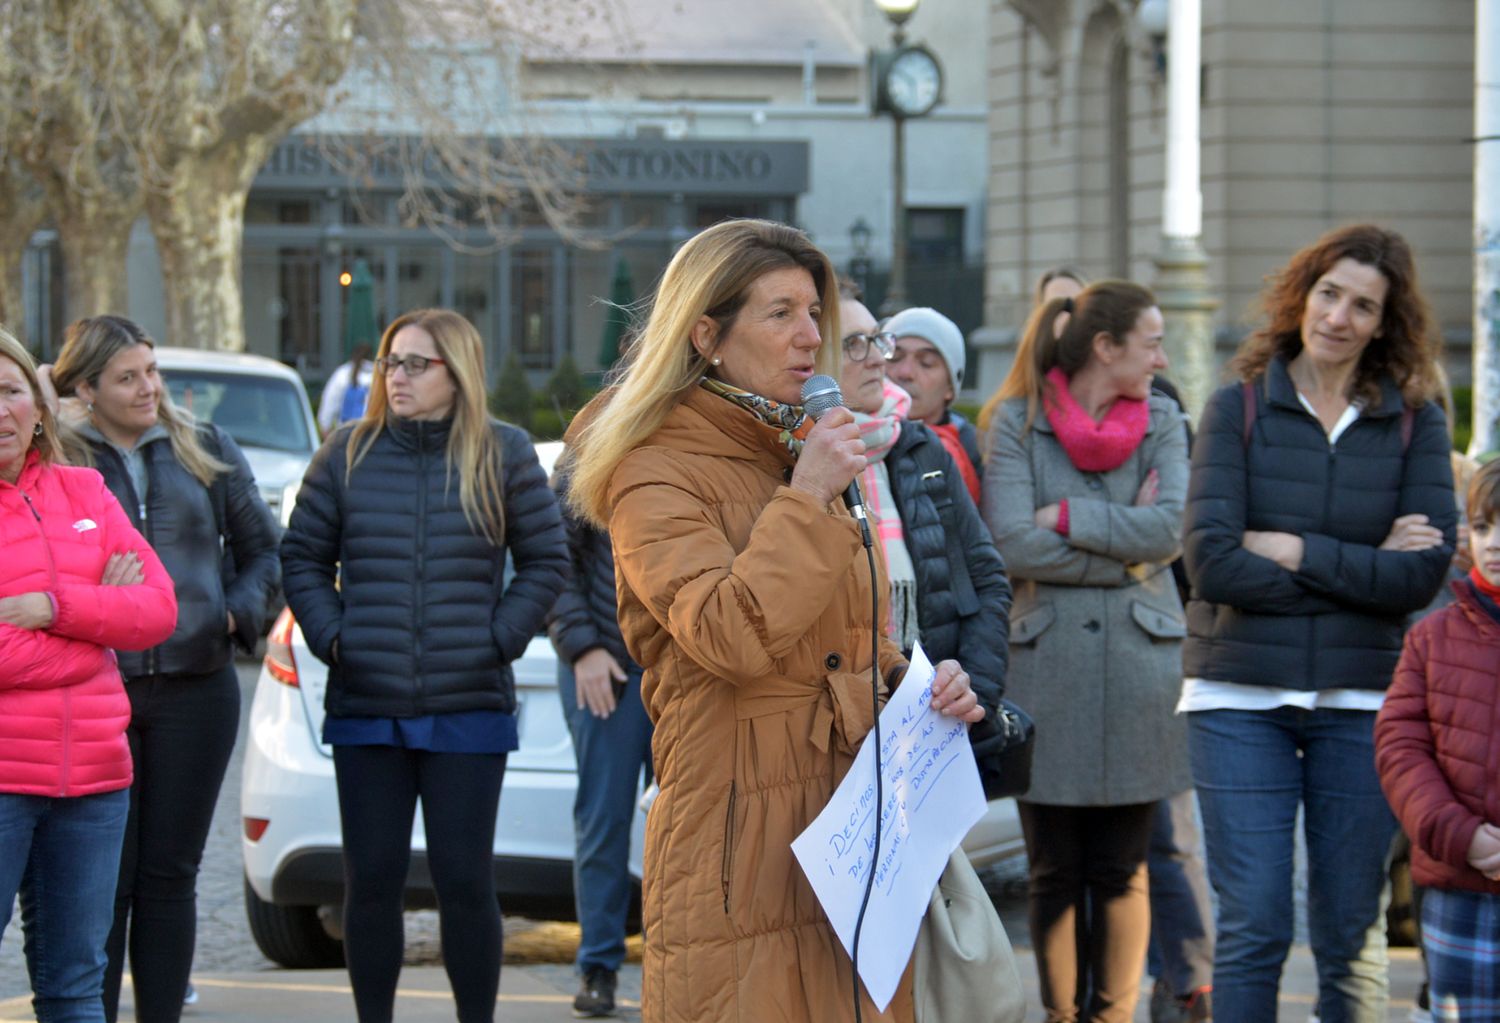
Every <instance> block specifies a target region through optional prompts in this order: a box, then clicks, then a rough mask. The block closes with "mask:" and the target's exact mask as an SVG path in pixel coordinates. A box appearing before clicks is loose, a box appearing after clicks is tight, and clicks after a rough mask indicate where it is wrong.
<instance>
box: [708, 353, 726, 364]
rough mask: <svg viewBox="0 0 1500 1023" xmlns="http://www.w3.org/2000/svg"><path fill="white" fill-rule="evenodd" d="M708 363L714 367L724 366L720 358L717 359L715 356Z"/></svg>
mask: <svg viewBox="0 0 1500 1023" xmlns="http://www.w3.org/2000/svg"><path fill="white" fill-rule="evenodd" d="M709 361H710V362H712V363H713V364H714V365H715V366H722V365H724V360H723V359H721V358H719V357H718V356H717V355H715V356H714V357H713V358H712V359H710V360H709Z"/></svg>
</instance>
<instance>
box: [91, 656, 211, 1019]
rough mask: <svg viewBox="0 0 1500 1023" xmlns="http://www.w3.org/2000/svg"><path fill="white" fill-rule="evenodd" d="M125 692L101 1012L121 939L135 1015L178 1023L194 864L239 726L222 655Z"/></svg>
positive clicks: (115, 980) (192, 915) (112, 988)
mask: <svg viewBox="0 0 1500 1023" xmlns="http://www.w3.org/2000/svg"><path fill="white" fill-rule="evenodd" d="M125 692H126V693H127V694H128V695H129V697H130V715H131V718H130V728H129V729H128V730H127V731H126V733H125V734H126V736H127V737H128V738H129V740H130V755H131V758H132V759H133V760H134V761H135V782H134V783H133V784H132V785H131V786H130V818H129V820H128V822H127V823H126V825H125V842H124V845H123V846H122V847H121V849H120V881H119V885H118V887H117V888H116V889H115V922H114V927H113V929H111V931H110V933H109V941H108V943H107V944H106V945H105V949H106V951H107V952H108V954H109V964H108V966H107V967H106V969H105V974H104V1016H105V1018H106V1019H107V1020H109V1021H110V1023H114V1020H115V1017H116V1015H117V1014H118V1013H119V1009H120V977H121V974H122V973H123V972H124V965H125V952H126V949H127V946H128V948H129V951H130V976H131V980H132V982H133V989H134V997H135V1018H136V1019H137V1020H138V1021H140V1023H177V1019H178V1018H179V1017H180V1016H181V1015H182V996H183V994H184V993H185V992H186V991H187V984H188V972H189V971H190V970H191V969H192V967H193V945H194V942H195V941H196V939H197V928H198V901H197V884H198V864H199V862H200V861H201V860H202V859H203V846H204V844H205V843H207V841H208V830H209V825H210V824H211V823H212V821H213V816H214V805H215V804H216V803H217V802H218V799H219V786H220V785H222V784H223V782H224V771H225V769H226V768H227V767H228V766H229V757H230V754H231V753H232V752H233V751H234V739H235V735H236V734H238V732H239V727H240V684H239V676H238V675H237V674H236V673H235V670H234V663H233V662H232V661H231V662H230V663H229V664H226V665H225V666H224V667H223V668H221V669H219V670H218V671H215V672H212V673H210V674H208V675H146V676H142V677H140V678H134V679H131V680H130V681H129V682H127V683H126V685H125Z"/></svg>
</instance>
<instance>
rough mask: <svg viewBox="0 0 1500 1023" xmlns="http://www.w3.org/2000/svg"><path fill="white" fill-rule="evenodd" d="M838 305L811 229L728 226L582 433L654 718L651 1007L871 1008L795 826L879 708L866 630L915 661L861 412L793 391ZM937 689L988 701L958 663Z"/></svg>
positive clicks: (670, 291)
mask: <svg viewBox="0 0 1500 1023" xmlns="http://www.w3.org/2000/svg"><path fill="white" fill-rule="evenodd" d="M837 320H838V292H837V287H836V283H835V278H834V271H833V267H832V265H831V264H830V263H829V261H828V257H827V256H825V255H824V254H823V253H822V252H821V251H819V250H818V249H817V248H816V247H815V246H813V244H812V243H811V242H810V241H808V239H807V236H806V235H804V234H803V233H802V232H801V231H798V230H796V229H794V228H791V227H786V226H784V225H781V224H774V223H769V222H766V221H756V220H735V221H727V222H725V223H721V224H718V225H716V226H714V227H712V228H709V229H708V230H706V231H704V232H702V233H701V234H699V235H697V236H696V237H694V238H693V239H691V240H690V241H689V242H688V243H687V244H686V245H684V246H683V247H682V249H680V250H679V251H678V253H677V255H676V256H675V257H674V258H673V260H672V262H671V264H670V265H669V266H668V267H667V270H666V272H665V274H664V275H663V277H662V281H661V284H660V286H659V287H658V289H657V294H656V297H655V299H654V302H653V305H652V308H651V311H650V314H649V317H648V318H647V321H646V323H645V325H644V327H643V329H642V330H641V332H640V334H639V337H638V339H637V341H636V343H635V345H634V346H633V348H632V350H631V353H630V356H629V360H628V365H627V367H626V369H625V371H624V373H623V375H622V377H621V378H620V381H619V384H618V386H616V387H615V388H613V389H611V390H610V391H608V392H606V394H605V395H603V396H601V398H599V399H598V400H597V402H596V404H595V405H594V406H593V407H591V408H590V409H588V410H586V412H585V413H584V414H583V415H580V416H579V418H578V421H577V425H576V426H575V427H574V430H573V431H572V433H571V434H570V436H569V445H570V450H572V451H573V452H574V456H573V458H574V464H573V468H572V472H573V476H572V480H573V485H572V490H571V492H570V493H571V500H572V501H573V503H574V505H575V506H576V507H577V509H578V510H579V512H580V513H581V514H583V515H584V516H585V517H587V518H588V519H590V520H592V521H594V522H596V523H598V524H600V525H601V526H605V527H607V528H608V529H609V532H610V538H611V540H612V542H613V544H614V551H615V566H616V572H617V579H618V589H619V596H620V607H619V612H620V628H621V632H622V634H623V635H624V638H625V642H626V645H627V646H628V647H629V649H630V654H631V656H632V657H634V658H635V659H636V661H638V662H639V663H640V664H641V665H642V666H643V667H644V668H645V669H646V671H645V678H644V681H643V684H642V690H641V695H642V697H643V699H644V700H645V703H646V709H647V712H648V713H649V714H650V716H651V719H652V721H653V722H654V723H655V725H656V732H655V739H654V743H653V747H654V748H653V759H654V761H655V769H656V777H657V779H658V781H659V783H660V785H661V794H660V796H659V797H658V798H657V800H656V802H655V803H654V804H653V805H652V808H651V813H650V815H649V816H648V817H647V823H646V858H645V875H646V876H645V878H644V881H643V888H644V901H645V907H644V922H645V931H646V951H645V966H644V978H643V983H642V993H641V1016H642V1019H643V1020H646V1021H648V1023H655V1021H668V1020H670V1021H677V1020H692V1021H712V1020H733V1019H770V1018H774V1019H778V1020H786V1021H798V1020H806V1021H809V1023H813V1021H817V1023H826V1021H839V1020H849V1019H852V1018H853V1016H854V1006H853V1003H852V998H851V995H850V982H849V958H848V956H846V955H845V954H844V951H843V949H842V947H841V946H840V944H839V940H838V938H837V936H836V935H835V934H834V931H833V928H832V927H831V926H830V925H829V923H828V920H827V918H826V917H825V916H824V914H823V910H822V908H821V907H820V906H819V904H818V900H817V898H816V896H815V895H814V894H813V889H812V886H811V885H809V884H808V883H807V880H806V879H805V878H804V877H803V876H802V872H801V869H800V868H799V867H798V866H797V864H796V861H795V859H794V858H793V855H792V851H791V841H792V839H793V838H794V837H796V835H797V834H798V833H799V832H801V831H802V830H803V829H804V828H805V827H806V826H807V825H808V824H809V823H810V822H811V821H812V820H813V818H814V817H816V816H817V814H818V812H819V811H820V810H822V808H823V806H824V805H825V804H826V803H827V801H828V799H829V797H830V795H831V794H832V793H833V790H834V787H835V786H836V785H837V784H838V782H839V781H840V780H841V779H842V777H843V775H844V772H845V771H847V770H848V768H849V765H850V763H851V761H852V759H853V757H854V753H855V751H856V749H857V748H858V746H859V743H860V740H862V739H863V738H864V736H865V733H866V732H867V731H869V729H870V727H871V726H872V724H873V720H872V710H873V708H872V707H871V699H870V692H871V689H870V686H871V682H870V675H871V669H872V664H871V657H872V654H871V648H872V646H873V645H875V644H876V643H877V642H878V646H879V655H878V664H877V665H873V667H874V668H875V669H876V670H877V671H878V675H879V678H880V679H881V680H882V682H881V685H882V688H886V687H889V686H891V685H894V684H896V683H897V682H898V681H899V680H900V678H901V675H902V674H903V672H904V671H905V669H906V662H905V661H904V660H903V658H902V657H901V654H900V652H899V650H897V648H896V646H895V644H893V643H892V642H890V641H889V640H888V639H887V638H886V637H885V636H884V634H883V630H876V629H872V622H871V617H870V615H871V609H872V599H871V598H872V593H871V587H872V586H874V587H876V590H875V593H876V594H878V595H879V603H880V605H881V608H880V610H879V612H878V616H879V617H878V618H877V619H876V621H877V622H883V621H884V620H885V615H886V612H885V609H884V604H885V596H884V594H885V580H884V577H883V575H882V576H881V577H880V578H878V579H872V578H871V577H870V570H869V568H868V567H867V562H866V558H865V554H864V550H863V549H862V544H861V540H860V531H859V527H858V526H857V525H856V524H855V521H854V520H853V519H852V518H851V517H850V515H849V513H848V511H847V510H846V509H845V507H844V502H843V501H842V500H841V498H840V495H841V494H842V493H843V492H844V488H845V487H847V486H848V485H849V483H850V482H851V481H853V479H854V477H855V475H856V474H857V473H858V472H859V471H860V470H861V469H862V468H863V467H864V464H865V458H864V445H863V443H862V442H861V440H860V438H859V430H858V428H857V427H856V426H855V425H854V420H853V416H852V414H851V413H850V412H849V411H848V410H847V409H843V408H835V409H833V410H831V411H830V412H828V414H827V415H825V416H823V417H822V419H821V420H819V421H818V422H817V423H813V422H812V421H811V420H810V419H809V418H808V417H807V416H806V415H805V414H804V412H803V410H802V408H801V406H800V405H799V401H800V396H801V390H802V387H803V385H804V384H805V383H806V382H807V381H808V380H809V379H810V378H811V377H812V376H814V375H815V374H817V373H819V372H823V371H828V372H831V371H832V369H833V367H834V364H835V363H834V356H833V353H832V351H831V345H830V344H829V343H828V342H829V340H830V339H836V338H837V337H838V323H837ZM835 343H836V341H835ZM872 631H879V632H880V635H878V637H877V636H872ZM933 705H934V707H935V708H937V709H938V710H939V711H941V712H942V713H944V714H948V715H950V716H953V717H957V718H960V719H962V720H965V721H970V722H973V721H977V720H979V719H980V718H981V717H982V716H983V714H984V711H983V709H982V708H981V707H980V706H979V704H978V702H977V701H976V698H975V696H974V692H973V690H972V688H971V687H970V684H969V679H968V676H967V675H965V674H964V672H963V671H962V670H961V669H960V668H959V666H958V664H957V663H955V662H953V661H945V662H943V663H942V664H941V665H939V667H938V675H937V680H936V682H935V684H934V687H933ZM861 999H862V1015H863V1018H864V1019H866V1020H877V1019H878V1020H909V1019H911V1016H912V1007H911V986H910V981H909V979H907V980H905V981H903V983H902V985H901V988H900V989H899V990H898V992H897V994H896V998H895V1000H894V1001H892V1003H891V1004H890V1006H889V1007H888V1008H887V1010H886V1012H884V1013H880V1012H877V1011H876V1009H875V1006H874V1004H873V1003H872V1002H871V1001H870V1000H869V998H868V997H866V996H864V995H863V993H861Z"/></svg>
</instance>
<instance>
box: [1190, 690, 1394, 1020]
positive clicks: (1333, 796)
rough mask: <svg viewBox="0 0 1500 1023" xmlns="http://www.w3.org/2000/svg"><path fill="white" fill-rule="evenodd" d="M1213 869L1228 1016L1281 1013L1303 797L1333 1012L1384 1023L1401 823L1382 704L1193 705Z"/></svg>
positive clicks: (1222, 1002)
mask: <svg viewBox="0 0 1500 1023" xmlns="http://www.w3.org/2000/svg"><path fill="white" fill-rule="evenodd" d="M1188 720H1189V726H1188V727H1189V732H1188V735H1189V743H1190V749H1191V753H1192V761H1193V780H1194V781H1195V782H1196V783H1197V787H1198V803H1199V806H1200V807H1201V808H1202V812H1203V832H1204V837H1205V839H1206V844H1207V848H1208V874H1209V879H1210V880H1211V881H1212V883H1213V887H1214V891H1215V892H1216V893H1217V894H1218V896H1219V919H1218V942H1217V948H1216V950H1215V962H1214V1018H1215V1019H1216V1020H1217V1021H1218V1023H1264V1021H1265V1020H1272V1019H1275V1018H1276V1001H1277V988H1278V986H1279V983H1280V980H1281V968H1282V964H1283V962H1284V961H1285V959H1286V955H1287V951H1288V949H1289V948H1290V947H1291V943H1292V904H1293V903H1292V857H1293V839H1294V834H1293V832H1294V829H1295V827H1296V820H1297V807H1298V804H1299V803H1300V804H1301V806H1302V812H1303V834H1304V838H1305V840H1306V845H1307V921H1308V931H1309V938H1310V941H1311V944H1312V951H1313V958H1314V959H1315V961H1316V963H1317V970H1318V1015H1319V1018H1320V1019H1321V1020H1322V1023H1377V1021H1379V1023H1384V1020H1385V1019H1386V1014H1387V1005H1388V1002H1389V1000H1390V991H1389V984H1388V979H1389V978H1388V976H1387V965H1388V961H1387V956H1386V943H1385V865H1386V859H1387V855H1388V853H1389V851H1390V847H1391V836H1392V835H1393V834H1394V833H1395V830H1396V820H1395V818H1394V817H1393V816H1392V815H1391V811H1390V808H1389V807H1388V806H1387V805H1386V801H1385V797H1384V795H1383V794H1382V793H1381V791H1380V781H1379V778H1378V777H1377V775H1376V773H1375V752H1374V743H1373V740H1372V732H1373V729H1374V725H1375V714H1374V712H1372V711H1351V710H1311V711H1308V710H1300V709H1298V708H1295V707H1277V708H1275V709H1274V710H1264V711H1243V710H1210V711H1199V712H1195V713H1192V714H1190V715H1188Z"/></svg>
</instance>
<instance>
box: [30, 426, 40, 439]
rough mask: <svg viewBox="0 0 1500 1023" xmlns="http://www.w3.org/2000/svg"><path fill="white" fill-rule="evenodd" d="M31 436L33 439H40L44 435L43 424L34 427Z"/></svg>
mask: <svg viewBox="0 0 1500 1023" xmlns="http://www.w3.org/2000/svg"><path fill="white" fill-rule="evenodd" d="M31 435H32V436H33V437H40V436H41V435H42V424H41V423H37V424H36V425H35V426H33V427H32V428H31Z"/></svg>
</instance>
